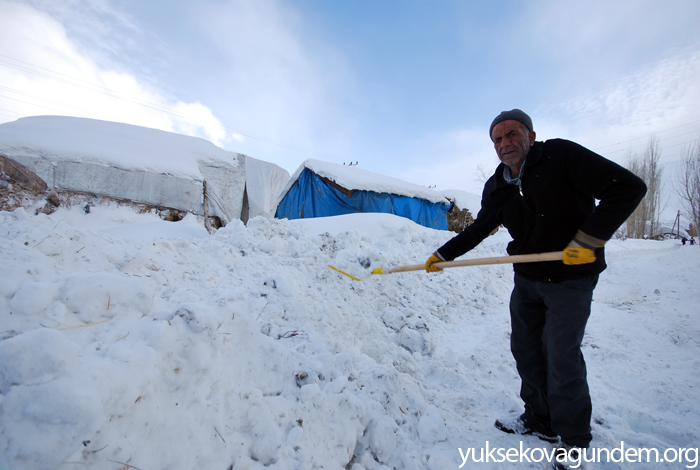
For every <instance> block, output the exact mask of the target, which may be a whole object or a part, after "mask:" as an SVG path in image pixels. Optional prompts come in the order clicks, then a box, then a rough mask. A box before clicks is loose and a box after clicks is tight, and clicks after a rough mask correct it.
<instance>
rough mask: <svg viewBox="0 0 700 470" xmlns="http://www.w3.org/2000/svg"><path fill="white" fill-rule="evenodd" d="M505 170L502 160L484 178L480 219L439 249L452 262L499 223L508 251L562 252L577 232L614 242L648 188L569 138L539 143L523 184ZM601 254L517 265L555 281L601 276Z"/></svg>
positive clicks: (529, 275) (528, 162)
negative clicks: (587, 259)
mask: <svg viewBox="0 0 700 470" xmlns="http://www.w3.org/2000/svg"><path fill="white" fill-rule="evenodd" d="M504 168H505V165H504V164H503V163H501V164H500V165H499V166H498V168H497V169H496V172H495V173H494V174H493V176H492V177H491V178H490V179H489V180H488V181H487V182H486V185H485V186H484V192H483V195H482V200H481V210H480V211H479V214H478V215H477V217H476V220H475V221H474V223H473V224H472V225H469V226H467V227H466V228H465V229H464V231H463V232H462V233H460V234H459V235H457V236H455V237H454V238H453V239H452V240H450V241H448V242H447V243H446V244H445V245H443V246H442V247H441V248H440V249H439V250H438V253H439V254H440V256H441V257H442V258H444V259H445V260H446V261H451V260H454V259H455V258H457V257H458V256H461V255H463V254H464V253H466V252H467V251H469V250H471V249H472V248H474V247H475V246H477V245H478V244H479V243H481V241H482V240H483V239H484V238H486V237H487V236H488V235H489V234H490V233H491V232H492V231H493V230H494V229H495V228H496V227H498V226H499V225H501V224H503V226H505V227H506V228H507V229H508V231H509V232H510V235H511V237H513V241H512V242H510V243H509V244H508V248H507V251H508V253H509V254H510V255H520V254H528V253H543V252H548V251H560V250H563V249H564V248H565V247H566V246H567V245H568V244H569V242H571V240H572V239H573V238H574V236H575V235H576V233H577V231H578V230H581V231H582V232H584V233H585V234H587V235H589V236H591V237H595V238H597V239H600V240H602V241H606V240H609V239H610V238H611V237H612V236H613V234H614V233H615V231H616V230H617V229H618V228H619V227H620V225H622V223H623V222H624V221H625V220H626V219H627V217H629V215H630V214H631V213H632V212H633V211H634V209H635V208H636V207H637V205H638V204H639V202H640V201H641V200H642V198H643V197H644V194H645V193H646V185H645V184H644V182H643V181H642V180H641V179H640V178H638V177H637V176H635V175H634V174H633V173H631V172H630V171H628V170H626V169H625V168H623V167H621V166H620V165H618V164H616V163H614V162H611V161H610V160H607V159H605V158H603V157H601V156H600V155H598V154H596V153H594V152H592V151H590V150H588V149H586V148H585V147H582V146H580V145H578V144H576V143H574V142H570V141H568V140H562V139H554V140H548V141H546V142H535V143H534V144H533V146H532V147H531V149H530V152H529V153H528V155H527V157H526V159H525V167H524V169H523V170H522V171H521V174H522V182H521V185H522V187H521V188H519V187H518V186H516V185H514V184H509V183H507V182H506V181H505V179H504V177H503V171H504ZM596 200H599V203H598V204H597V205H596ZM596 256H597V260H596V261H595V262H594V263H591V264H582V265H578V266H568V265H565V264H564V263H562V262H561V261H547V262H539V263H518V264H514V265H513V267H514V269H515V272H517V273H520V274H522V275H523V276H525V277H527V278H530V279H532V280H536V281H553V282H556V281H562V280H566V279H577V278H582V277H588V276H593V275H595V274H598V273H600V272H601V271H603V270H604V269H605V267H606V264H605V254H604V249H603V248H599V249H597V250H596Z"/></svg>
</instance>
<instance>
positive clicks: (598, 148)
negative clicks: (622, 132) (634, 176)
mask: <svg viewBox="0 0 700 470" xmlns="http://www.w3.org/2000/svg"><path fill="white" fill-rule="evenodd" d="M697 122H700V119H698V120H697V121H691V122H687V123H685V124H681V125H680V126H675V127H670V128H668V129H664V130H662V131H658V132H654V133H652V134H648V135H644V136H642V137H635V138H634V139H630V140H625V141H622V142H618V143H616V144H610V145H605V146H603V147H597V148H595V149H593V150H596V151H598V150H602V149H606V148H608V147H614V146H615V145H621V144H626V143H627V142H634V141H635V140H639V139H647V138H649V137H651V136H653V135H656V134H660V133H662V132H668V131H671V130H673V129H678V128H679V127H685V126H689V125H691V124H695V123H697ZM693 132H697V131H693ZM690 134H692V132H690ZM682 135H686V134H682Z"/></svg>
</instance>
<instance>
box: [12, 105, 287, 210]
mask: <svg viewBox="0 0 700 470" xmlns="http://www.w3.org/2000/svg"><path fill="white" fill-rule="evenodd" d="M0 155H3V156H5V157H7V158H10V159H12V160H14V161H16V162H18V163H20V164H21V165H24V166H25V167H27V168H28V169H30V170H31V171H33V172H34V173H35V174H36V175H37V176H39V177H40V178H41V179H43V180H44V181H45V182H46V184H47V186H48V187H49V188H57V189H61V190H67V191H74V192H79V193H87V194H95V195H101V196H109V197H113V198H117V199H126V200H130V201H134V202H140V203H145V204H149V205H153V206H160V207H167V208H172V209H178V210H183V211H187V212H191V213H194V214H199V215H204V213H205V207H204V203H205V202H206V203H207V209H208V213H209V215H210V216H216V217H219V218H220V219H221V220H222V222H223V223H224V224H226V223H228V222H229V221H231V220H232V219H240V218H241V215H242V212H245V211H244V194H245V193H247V202H248V204H249V207H250V210H249V214H250V216H255V215H259V214H260V213H263V212H267V213H269V214H272V213H273V212H274V209H275V207H274V202H275V199H274V195H276V194H278V193H279V190H280V189H281V187H282V186H283V184H284V183H285V182H286V181H287V180H288V177H289V174H288V173H287V171H285V170H284V169H282V168H280V167H278V166H277V165H274V164H271V163H266V162H262V161H260V160H256V159H253V158H250V157H248V156H246V155H243V154H239V153H233V152H227V151H225V150H223V149H221V148H219V147H217V146H215V145H214V144H212V143H211V142H209V141H206V140H204V139H200V138H197V137H190V136H185V135H180V134H175V133H172V132H165V131H161V130H157V129H150V128H146V127H140V126H133V125H130V124H123V123H117V122H108V121H99V120H94V119H84V118H75V117H65V116H37V117H28V118H22V119H18V120H17V121H14V122H10V123H5V124H2V125H0ZM204 181H206V196H207V197H206V199H205V198H204ZM246 186H248V188H247V191H246Z"/></svg>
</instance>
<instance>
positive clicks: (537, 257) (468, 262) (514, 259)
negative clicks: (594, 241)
mask: <svg viewBox="0 0 700 470" xmlns="http://www.w3.org/2000/svg"><path fill="white" fill-rule="evenodd" d="M563 258H564V252H563V251H552V252H549V253H532V254H529V255H513V256H497V257H494V258H477V259H465V260H460V261H441V262H439V263H433V264H432V265H433V266H436V267H438V268H458V267H460V266H481V265H487V264H511V263H534V262H537V261H561V260H562V259H563ZM424 269H425V265H424V264H414V265H411V266H397V267H395V268H391V269H390V270H389V271H388V274H391V273H400V272H405V271H422V270H424Z"/></svg>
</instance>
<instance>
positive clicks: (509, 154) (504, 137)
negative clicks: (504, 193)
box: [491, 120, 535, 173]
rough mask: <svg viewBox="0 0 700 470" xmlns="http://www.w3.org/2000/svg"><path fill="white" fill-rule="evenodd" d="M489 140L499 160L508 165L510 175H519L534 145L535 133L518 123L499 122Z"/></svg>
mask: <svg viewBox="0 0 700 470" xmlns="http://www.w3.org/2000/svg"><path fill="white" fill-rule="evenodd" d="M491 140H493V147H494V148H495V149H496V153H497V154H498V158H499V160H501V161H502V162H503V163H505V164H506V165H508V166H509V167H510V171H511V172H512V173H520V167H521V166H522V164H523V161H524V160H525V157H526V156H527V154H528V152H529V151H530V147H532V144H534V143H535V133H534V132H531V131H529V130H528V129H527V127H525V125H524V124H522V123H521V122H520V121H514V120H508V121H501V122H499V123H498V124H496V125H495V126H494V128H493V131H491Z"/></svg>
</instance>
